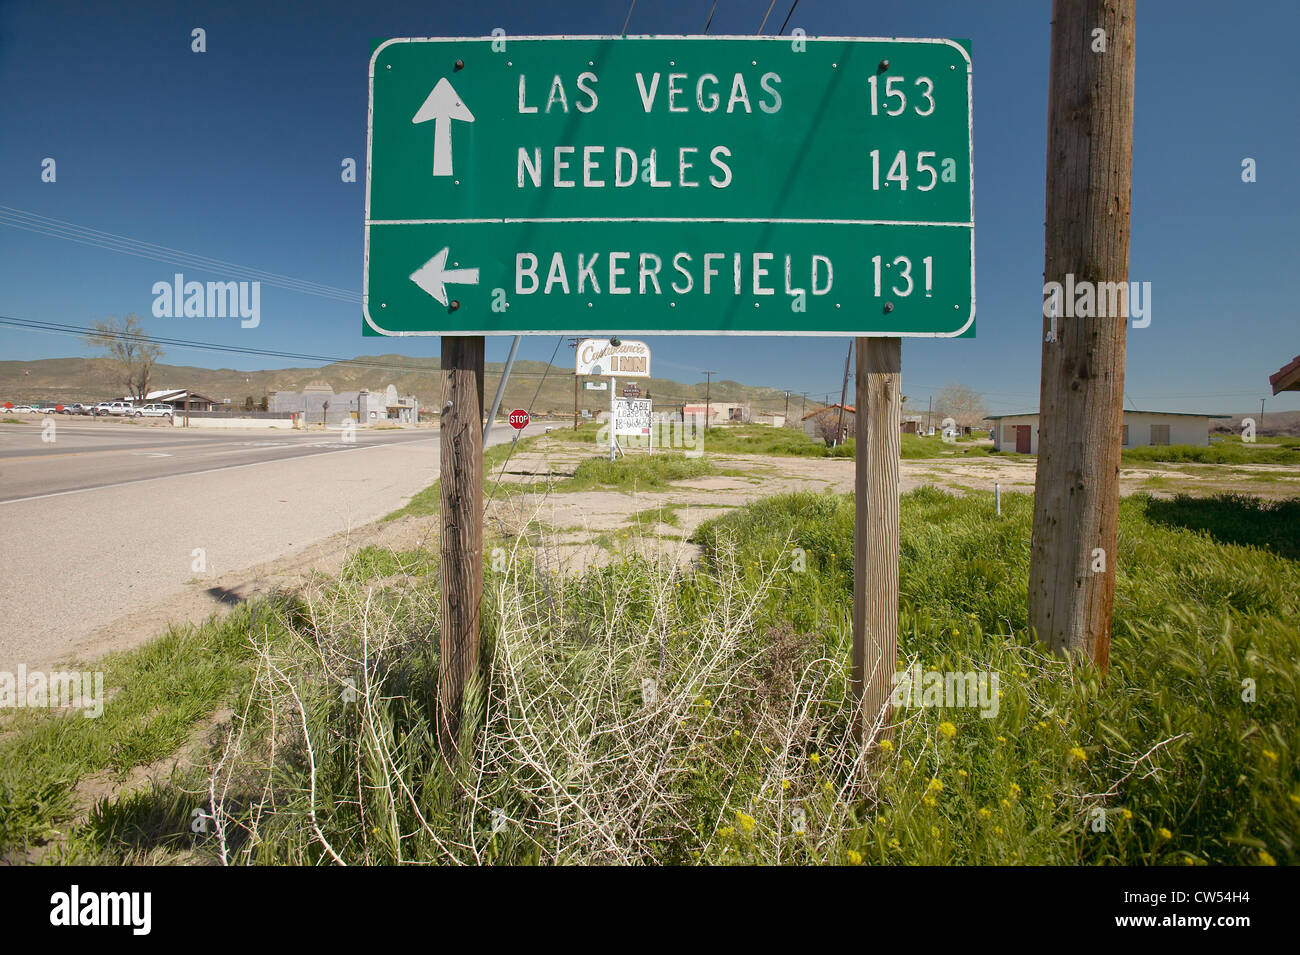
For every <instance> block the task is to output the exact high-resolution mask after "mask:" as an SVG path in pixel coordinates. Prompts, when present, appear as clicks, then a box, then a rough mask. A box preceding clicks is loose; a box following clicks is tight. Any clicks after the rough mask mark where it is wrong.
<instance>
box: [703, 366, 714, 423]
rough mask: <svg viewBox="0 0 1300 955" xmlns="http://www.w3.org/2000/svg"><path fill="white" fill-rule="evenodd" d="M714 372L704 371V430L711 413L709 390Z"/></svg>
mask: <svg viewBox="0 0 1300 955" xmlns="http://www.w3.org/2000/svg"><path fill="white" fill-rule="evenodd" d="M713 375H714V372H711V371H706V372H705V373H704V430H705V431H708V430H709V418H710V417H712V415H711V414H710V412H709V391H710V388H711V387H712V385H713Z"/></svg>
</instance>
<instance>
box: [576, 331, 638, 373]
mask: <svg viewBox="0 0 1300 955" xmlns="http://www.w3.org/2000/svg"><path fill="white" fill-rule="evenodd" d="M574 370H575V373H576V374H578V375H608V376H612V377H615V378H649V377H650V346H649V345H647V344H646V343H645V342H629V341H620V342H619V343H618V344H617V345H614V344H611V343H610V340H609V339H608V338H584V339H583V340H582V341H581V342H579V343H578V353H577V364H576V365H575V369H574Z"/></svg>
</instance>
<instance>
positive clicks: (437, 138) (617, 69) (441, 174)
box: [363, 36, 975, 337]
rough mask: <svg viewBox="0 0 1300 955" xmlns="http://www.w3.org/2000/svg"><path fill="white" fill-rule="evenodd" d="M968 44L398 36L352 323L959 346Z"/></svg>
mask: <svg viewBox="0 0 1300 955" xmlns="http://www.w3.org/2000/svg"><path fill="white" fill-rule="evenodd" d="M971 142H972V140H971V67H970V54H969V44H968V43H966V42H965V41H957V40H910V39H909V40H899V39H892V40H889V39H858V38H840V37H837V38H818V37H504V36H498V37H483V38H473V39H469V38H431V39H395V40H388V41H385V42H383V43H380V44H378V45H377V46H376V48H375V50H374V52H373V54H372V56H371V60H370V120H369V129H368V144H367V159H366V221H365V286H364V293H363V312H364V326H363V328H364V331H365V333H366V334H371V335H440V334H450V335H499V334H527V333H547V334H560V333H564V334H585V333H588V332H591V331H595V330H598V329H599V330H605V331H617V332H618V333H620V334H638V333H639V334H691V335H727V334H743V335H787V334H799V335H841V336H843V335H888V336H931V337H953V336H959V335H961V336H970V335H973V334H974V330H975V282H974V255H975V237H974V217H973V196H974V185H973V178H972V150H971Z"/></svg>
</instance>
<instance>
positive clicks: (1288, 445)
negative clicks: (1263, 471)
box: [1120, 438, 1300, 466]
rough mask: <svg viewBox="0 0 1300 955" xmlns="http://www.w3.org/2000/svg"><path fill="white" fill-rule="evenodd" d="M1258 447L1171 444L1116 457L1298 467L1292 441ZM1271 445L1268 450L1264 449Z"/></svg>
mask: <svg viewBox="0 0 1300 955" xmlns="http://www.w3.org/2000/svg"><path fill="white" fill-rule="evenodd" d="M1265 440H1266V441H1267V442H1268V444H1267V445H1265V444H1264V442H1260V443H1259V444H1246V443H1243V442H1241V441H1239V440H1238V441H1235V442H1230V441H1216V442H1215V443H1213V444H1211V445H1208V446H1206V447H1201V446H1200V445H1195V444H1171V445H1164V446H1159V447H1154V446H1143V447H1139V448H1125V449H1124V451H1123V452H1122V453H1121V455H1120V460H1121V461H1122V462H1123V463H1124V464H1145V463H1153V462H1168V463H1171V464H1179V463H1185V464H1292V465H1296V466H1300V443H1292V441H1294V439H1283V438H1269V439H1265ZM1268 445H1272V446H1268Z"/></svg>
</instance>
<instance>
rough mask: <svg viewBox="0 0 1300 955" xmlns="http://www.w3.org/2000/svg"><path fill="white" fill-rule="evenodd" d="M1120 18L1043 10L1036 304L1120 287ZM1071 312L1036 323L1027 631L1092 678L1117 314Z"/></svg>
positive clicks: (1086, 3)
mask: <svg viewBox="0 0 1300 955" xmlns="http://www.w3.org/2000/svg"><path fill="white" fill-rule="evenodd" d="M1133 17H1134V3H1133V0H1057V3H1056V5H1055V6H1054V8H1053V12H1052V59H1051V85H1050V88H1049V91H1048V107H1047V226H1046V251H1045V255H1044V266H1043V282H1044V296H1046V295H1047V292H1046V289H1047V283H1050V282H1058V283H1062V284H1066V283H1067V282H1068V285H1069V287H1070V288H1075V287H1082V286H1083V285H1084V284H1085V283H1092V285H1093V287H1100V288H1107V287H1113V286H1109V285H1099V284H1098V283H1124V288H1125V289H1127V288H1128V284H1127V283H1128V245H1129V218H1130V213H1131V211H1132V205H1131V202H1130V198H1131V193H1132V167H1133V67H1134V37H1133V30H1134V24H1133ZM1099 41H1100V42H1099ZM1098 294H1099V295H1100V293H1098ZM1125 301H1126V302H1127V296H1126V297H1125ZM1074 305H1075V303H1074V302H1073V301H1070V300H1068V299H1067V300H1062V301H1060V302H1059V306H1060V307H1057V308H1055V309H1052V311H1054V312H1055V313H1056V314H1055V315H1053V316H1052V317H1051V318H1048V317H1044V318H1043V346H1042V348H1043V370H1042V389H1041V396H1040V403H1039V412H1040V414H1039V431H1038V472H1037V475H1036V477H1035V482H1034V532H1033V540H1032V544H1031V548H1030V556H1029V626H1030V628H1031V629H1032V630H1033V631H1034V632H1035V633H1036V634H1037V636H1038V639H1039V640H1041V641H1043V642H1044V643H1046V644H1047V646H1048V647H1049V648H1050V649H1052V650H1056V651H1058V652H1062V653H1072V654H1082V655H1087V656H1090V657H1091V658H1092V659H1093V660H1094V661H1095V662H1096V664H1097V665H1098V666H1099V667H1100V668H1101V669H1102V670H1103V671H1104V670H1105V669H1106V667H1107V664H1108V662H1109V659H1110V621H1111V610H1112V608H1113V605H1114V600H1115V558H1116V553H1115V543H1116V539H1117V524H1118V520H1119V463H1120V450H1121V449H1120V434H1121V432H1122V427H1121V425H1122V423H1123V398H1124V337H1125V333H1126V330H1127V322H1128V318H1127V315H1126V314H1120V315H1110V316H1108V317H1096V316H1094V315H1092V314H1091V313H1089V314H1088V315H1087V316H1086V317H1085V316H1079V317H1077V318H1076V317H1073V316H1074V313H1075V309H1074ZM1046 310H1047V309H1045V311H1046Z"/></svg>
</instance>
